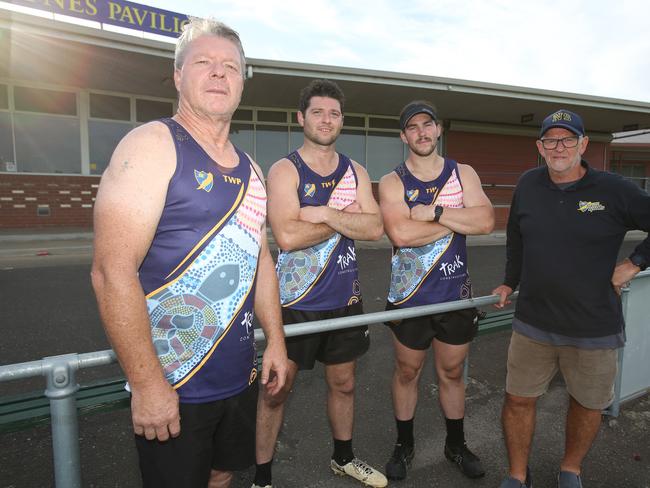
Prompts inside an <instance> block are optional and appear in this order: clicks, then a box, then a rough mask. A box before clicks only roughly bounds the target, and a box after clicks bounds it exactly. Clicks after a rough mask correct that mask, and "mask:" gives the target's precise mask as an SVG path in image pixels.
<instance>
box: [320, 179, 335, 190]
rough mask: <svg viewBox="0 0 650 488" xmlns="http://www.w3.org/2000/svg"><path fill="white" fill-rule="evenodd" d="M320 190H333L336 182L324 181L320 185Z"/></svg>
mask: <svg viewBox="0 0 650 488" xmlns="http://www.w3.org/2000/svg"><path fill="white" fill-rule="evenodd" d="M320 186H321V188H334V187H335V186H336V180H335V179H332V180H330V181H325V182H323V183H321V184H320Z"/></svg>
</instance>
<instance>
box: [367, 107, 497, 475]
mask: <svg viewBox="0 0 650 488" xmlns="http://www.w3.org/2000/svg"><path fill="white" fill-rule="evenodd" d="M400 127H401V129H402V131H401V133H400V137H401V139H402V141H403V142H404V143H405V144H407V145H408V147H409V156H408V159H407V160H406V161H405V162H403V163H402V164H400V165H399V166H398V167H397V168H396V169H395V171H393V172H391V173H389V174H387V175H385V176H384V177H383V178H382V179H381V181H380V183H379V195H380V202H381V203H380V204H381V212H382V216H383V218H384V229H385V231H386V233H387V234H388V237H389V238H390V240H391V242H392V243H393V246H394V250H393V257H392V269H391V285H390V291H389V294H388V304H387V309H394V308H405V307H414V306H418V305H430V304H434V303H443V302H449V301H455V300H461V299H464V298H470V297H471V283H470V279H469V275H468V273H467V249H466V244H465V236H466V235H467V234H488V233H490V232H491V231H492V229H493V227H494V210H493V209H492V205H491V203H490V201H489V200H488V198H487V197H486V196H485V193H483V189H482V188H481V181H480V180H479V177H478V175H477V174H476V172H475V171H474V170H473V169H472V168H471V167H470V166H468V165H466V164H459V163H457V162H456V161H454V160H452V159H448V158H443V157H442V156H440V155H439V154H438V153H437V152H436V146H437V143H438V139H439V137H440V135H441V134H442V126H441V125H440V121H439V120H438V117H437V114H436V110H435V108H434V107H433V105H432V104H430V103H429V102H426V101H414V102H411V103H409V104H408V105H406V106H405V107H404V108H403V109H402V113H401V115H400ZM387 325H390V327H391V329H392V331H393V335H394V340H393V343H394V346H395V372H394V374H393V381H392V393H393V407H394V409H395V420H396V423H397V443H396V444H395V449H394V452H393V455H392V456H391V458H390V460H389V461H388V463H387V465H386V475H387V477H388V478H389V479H404V478H405V477H406V471H407V468H408V467H409V465H410V463H411V460H412V459H413V456H414V438H413V417H414V414H415V407H416V403H417V396H418V381H419V378H420V372H421V371H422V366H423V364H424V360H425V358H426V354H427V350H428V349H429V348H432V349H433V351H434V355H435V367H436V373H437V375H438V384H439V389H440V405H441V407H442V410H443V412H444V414H445V419H446V426H447V438H446V441H445V447H444V454H445V456H446V457H447V458H448V459H449V460H450V461H452V462H454V463H456V464H457V465H458V467H459V468H460V470H461V471H462V472H463V474H465V475H466V476H468V477H470V478H478V477H481V476H483V475H484V470H483V467H482V465H481V462H480V460H479V458H478V457H477V456H476V455H474V454H473V453H472V452H471V451H470V450H469V449H468V448H467V445H466V444H465V436H464V431H463V418H464V415H465V385H464V382H463V362H464V360H465V357H466V356H467V351H468V349H469V343H470V341H471V340H472V339H473V338H474V336H475V334H476V330H477V314H476V309H473V308H472V309H468V310H458V311H453V312H447V313H441V314H435V315H431V316H427V317H417V318H412V319H406V320H402V321H399V322H396V323H390V324H387Z"/></svg>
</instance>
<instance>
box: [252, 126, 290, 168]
mask: <svg viewBox="0 0 650 488" xmlns="http://www.w3.org/2000/svg"><path fill="white" fill-rule="evenodd" d="M288 144H289V134H288V131H287V128H286V127H273V126H259V125H258V126H257V129H256V140H255V151H256V152H255V157H256V158H257V163H258V164H259V165H260V166H261V167H262V170H263V171H264V174H265V175H266V174H268V172H269V168H270V167H271V165H272V164H273V163H275V162H276V161H277V160H278V159H282V158H283V157H285V156H286V155H287V154H288V152H289V148H288Z"/></svg>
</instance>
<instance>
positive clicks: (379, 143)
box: [366, 132, 404, 181]
mask: <svg viewBox="0 0 650 488" xmlns="http://www.w3.org/2000/svg"><path fill="white" fill-rule="evenodd" d="M367 145H368V160H367V161H366V168H367V169H368V173H369V174H370V179H371V180H372V181H379V179H380V178H381V177H382V176H384V175H385V174H387V173H390V172H391V171H392V170H394V169H395V168H396V167H397V165H398V164H400V163H401V162H402V161H404V157H403V156H404V147H403V146H404V144H403V143H402V140H401V139H400V138H399V135H398V134H397V133H387V132H369V133H368V139H367Z"/></svg>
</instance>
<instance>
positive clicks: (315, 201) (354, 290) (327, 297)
mask: <svg viewBox="0 0 650 488" xmlns="http://www.w3.org/2000/svg"><path fill="white" fill-rule="evenodd" d="M287 159H289V160H290V161H291V162H292V163H293V165H294V166H295V168H296V171H298V176H299V182H298V200H299V201H300V207H301V208H302V207H307V206H316V205H319V206H320V205H327V206H329V207H332V208H335V209H337V210H342V209H344V208H345V207H347V206H348V205H350V204H351V203H353V202H354V201H356V197H357V174H356V172H355V171H354V166H353V165H352V161H350V159H349V158H348V157H347V156H344V155H343V154H339V164H338V166H337V168H336V170H335V171H334V172H333V173H332V174H330V175H328V176H320V175H319V174H318V173H316V172H314V171H312V170H311V169H310V168H309V166H307V164H305V162H304V161H303V160H302V158H301V157H300V154H298V151H294V152H292V153H291V154H289V156H287ZM276 268H277V272H278V280H279V282H280V301H281V302H282V306H283V307H288V308H293V309H296V310H310V311H321V310H333V309H337V308H341V307H345V306H347V305H352V304H353V303H358V302H360V301H361V287H360V285H359V271H358V268H357V257H356V251H355V248H354V241H353V240H352V239H349V238H347V237H345V236H343V235H341V234H339V233H335V234H334V235H332V236H331V237H330V238H329V239H326V240H325V241H323V242H321V243H318V244H316V245H314V246H311V247H308V248H306V249H300V250H298V251H289V252H287V251H283V250H280V253H279V255H278V264H277V267H276Z"/></svg>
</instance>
